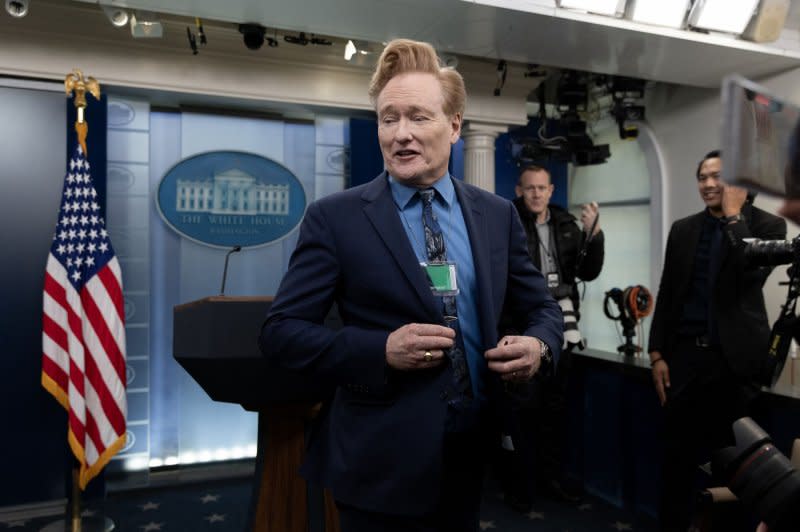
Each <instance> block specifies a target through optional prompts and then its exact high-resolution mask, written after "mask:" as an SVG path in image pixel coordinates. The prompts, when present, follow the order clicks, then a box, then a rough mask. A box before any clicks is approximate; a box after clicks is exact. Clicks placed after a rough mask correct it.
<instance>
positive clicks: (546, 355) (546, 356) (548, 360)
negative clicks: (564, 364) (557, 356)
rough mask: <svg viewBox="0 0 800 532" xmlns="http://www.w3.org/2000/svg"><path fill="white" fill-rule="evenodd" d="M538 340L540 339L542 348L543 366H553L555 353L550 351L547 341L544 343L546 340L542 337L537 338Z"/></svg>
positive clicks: (540, 347) (540, 348)
mask: <svg viewBox="0 0 800 532" xmlns="http://www.w3.org/2000/svg"><path fill="white" fill-rule="evenodd" d="M537 340H539V350H540V352H541V354H542V355H541V356H542V362H541V365H542V367H549V366H552V365H553V353H551V352H550V348H549V347H548V346H547V344H546V343H544V341H542V340H541V339H540V338H537Z"/></svg>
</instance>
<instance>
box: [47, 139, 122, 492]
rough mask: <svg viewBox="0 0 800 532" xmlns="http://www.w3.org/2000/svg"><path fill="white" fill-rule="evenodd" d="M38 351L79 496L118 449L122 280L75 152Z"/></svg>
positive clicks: (87, 177)
mask: <svg viewBox="0 0 800 532" xmlns="http://www.w3.org/2000/svg"><path fill="white" fill-rule="evenodd" d="M42 352H43V356H42V385H43V386H44V387H45V388H46V389H47V390H48V391H49V392H50V393H51V394H53V396H55V398H56V399H57V400H58V402H59V403H61V405H62V406H63V407H64V408H65V409H66V410H67V411H68V413H69V427H68V437H67V439H68V442H69V445H70V447H71V449H72V452H73V453H74V454H75V457H76V458H77V460H78V462H80V475H79V485H80V487H81V489H84V488H85V487H86V484H88V482H89V480H91V479H92V478H93V477H94V476H96V475H97V474H98V473H99V472H100V470H102V469H103V467H104V466H105V465H106V464H107V463H108V461H109V460H110V459H111V457H112V456H114V454H116V453H117V451H119V450H120V449H121V448H122V447H123V446H124V444H125V417H126V412H127V403H126V398H125V385H126V379H125V312H124V308H123V299H122V273H121V271H120V267H119V261H118V260H117V258H116V257H115V256H114V250H113V248H112V247H111V242H110V241H109V239H108V233H107V232H106V228H105V222H104V221H103V218H102V217H101V216H100V205H99V203H98V201H97V191H96V190H95V188H94V185H93V183H92V177H91V175H90V174H89V163H88V161H87V160H86V158H85V157H84V154H83V150H81V148H80V146H78V147H77V148H76V149H75V155H74V156H73V158H72V159H70V161H69V169H68V170H67V175H66V177H65V180H64V190H63V194H62V196H61V208H60V210H59V213H58V224H57V225H56V232H55V236H54V237H53V245H52V247H51V248H50V255H49V256H48V258H47V269H46V271H45V279H44V316H43V319H42Z"/></svg>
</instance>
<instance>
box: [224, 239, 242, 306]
mask: <svg viewBox="0 0 800 532" xmlns="http://www.w3.org/2000/svg"><path fill="white" fill-rule="evenodd" d="M241 250H242V246H233V248H231V250H230V251H229V252H228V253H226V254H225V268H224V269H223V270H222V286H221V287H220V289H219V295H221V296H224V295H225V279H227V277H228V259H229V258H231V253H238V252H239V251H241Z"/></svg>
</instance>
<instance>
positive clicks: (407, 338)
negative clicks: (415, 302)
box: [386, 323, 456, 370]
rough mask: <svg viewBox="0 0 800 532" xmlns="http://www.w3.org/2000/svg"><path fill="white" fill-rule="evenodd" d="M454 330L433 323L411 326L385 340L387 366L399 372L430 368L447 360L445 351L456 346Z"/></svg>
mask: <svg viewBox="0 0 800 532" xmlns="http://www.w3.org/2000/svg"><path fill="white" fill-rule="evenodd" d="M455 337H456V333H455V331H454V330H453V329H451V328H449V327H445V326H443V325H434V324H432V323H409V324H408V325H403V326H402V327H400V328H399V329H397V330H395V331H393V332H392V333H391V334H389V338H387V339H386V363H387V364H389V366H390V367H392V368H394V369H398V370H411V369H427V368H432V367H435V366H438V365H439V364H441V363H442V362H443V361H444V352H445V350H446V349H449V348H451V347H453V342H454V340H455Z"/></svg>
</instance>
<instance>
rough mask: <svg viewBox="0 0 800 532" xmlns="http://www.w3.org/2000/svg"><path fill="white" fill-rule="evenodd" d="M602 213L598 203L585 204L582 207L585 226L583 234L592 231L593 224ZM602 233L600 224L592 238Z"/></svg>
mask: <svg viewBox="0 0 800 532" xmlns="http://www.w3.org/2000/svg"><path fill="white" fill-rule="evenodd" d="M599 213H600V206H599V205H597V202H596V201H593V202H591V203H585V204H583V205H582V206H581V223H582V224H583V232H584V233H586V234H589V231H591V230H592V224H593V223H594V221H595V220H597V216H598V214H599ZM599 232H600V224H597V225H595V226H594V232H593V233H592V236H594V235H596V234H597V233H599Z"/></svg>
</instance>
